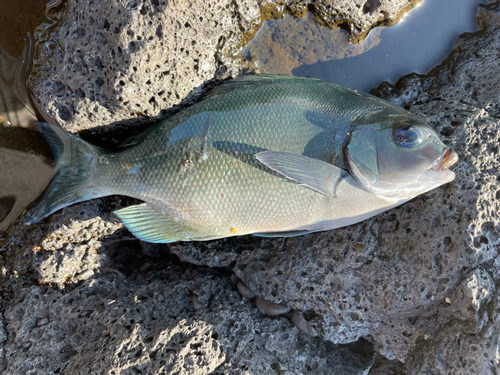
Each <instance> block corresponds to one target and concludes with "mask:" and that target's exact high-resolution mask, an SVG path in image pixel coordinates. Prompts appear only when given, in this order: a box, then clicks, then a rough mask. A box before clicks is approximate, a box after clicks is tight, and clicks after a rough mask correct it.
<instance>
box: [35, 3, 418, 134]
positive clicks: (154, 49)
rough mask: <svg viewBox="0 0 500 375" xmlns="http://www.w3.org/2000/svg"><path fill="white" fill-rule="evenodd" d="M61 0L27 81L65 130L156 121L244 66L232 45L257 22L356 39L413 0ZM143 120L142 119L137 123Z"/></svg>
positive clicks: (243, 38) (45, 29) (252, 30)
mask: <svg viewBox="0 0 500 375" xmlns="http://www.w3.org/2000/svg"><path fill="white" fill-rule="evenodd" d="M189 3H190V4H189V5H188V3H186V2H182V1H181V2H167V1H165V0H146V1H143V2H136V1H129V0H109V1H99V2H95V1H92V0H85V1H78V2H77V1H69V2H68V3H67V7H66V8H61V7H59V8H56V9H53V10H51V12H50V20H49V21H48V22H47V23H45V24H44V25H42V26H41V27H40V28H39V29H38V31H37V32H36V33H35V37H36V39H37V47H36V50H35V61H34V64H33V71H32V73H31V75H30V83H31V86H32V89H33V92H34V95H35V98H36V104H37V106H38V107H40V108H41V110H42V112H45V113H47V114H48V116H49V117H50V118H51V119H53V120H54V121H55V122H56V123H58V124H59V125H61V126H63V127H64V128H65V129H66V130H68V131H71V132H76V131H79V130H82V129H91V128H95V127H97V126H103V125H111V124H113V123H117V122H126V123H130V122H135V123H137V122H138V120H137V117H138V116H139V117H141V118H142V119H141V121H140V122H142V123H144V122H152V121H156V120H158V119H159V118H162V117H165V115H166V114H167V112H166V110H167V109H169V108H171V107H172V106H174V105H178V104H183V105H185V104H188V103H192V102H193V101H194V100H196V99H198V98H199V97H200V95H201V94H202V93H203V92H204V91H205V89H206V88H205V87H204V86H205V84H206V83H207V82H208V81H210V80H213V79H223V78H227V77H228V76H230V75H232V76H235V75H236V74H237V73H238V71H239V70H240V69H243V68H247V64H246V63H245V61H244V59H243V57H242V56H241V55H240V54H239V49H240V48H241V47H242V46H243V45H244V44H245V43H246V42H247V41H248V40H250V39H251V37H252V36H253V35H254V34H255V32H256V31H257V30H258V27H259V26H260V24H261V23H262V21H263V20H265V19H269V18H275V17H280V16H281V15H282V14H283V12H285V11H288V12H290V13H293V14H295V15H298V16H304V15H305V14H306V13H307V10H308V9H311V10H312V12H313V14H315V17H316V19H318V20H321V23H323V24H327V25H329V26H331V27H338V26H341V27H343V28H346V29H349V30H350V31H351V36H352V38H354V39H360V38H362V36H364V35H365V34H366V33H367V31H368V30H369V29H370V28H371V27H373V26H374V25H380V24H392V23H395V22H396V21H397V20H398V19H399V18H400V17H401V16H402V15H403V14H404V12H405V11H407V10H408V9H410V8H411V7H413V6H414V5H415V4H416V3H418V1H416V0H392V1H389V0H382V1H378V0H377V1H372V0H368V1H366V2H364V4H363V6H362V5H360V4H358V3H359V2H358V1H352V0H344V1H340V2H339V1H325V2H319V3H311V2H310V1H307V0H303V1H298V2H293V4H289V5H286V6H284V2H283V3H280V2H272V1H264V2H261V3H260V5H259V1H257V0H238V1H231V0H222V1H220V0H193V1H190V2H189ZM144 117H147V119H146V118H144Z"/></svg>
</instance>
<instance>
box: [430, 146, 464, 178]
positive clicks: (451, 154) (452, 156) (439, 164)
mask: <svg viewBox="0 0 500 375" xmlns="http://www.w3.org/2000/svg"><path fill="white" fill-rule="evenodd" d="M457 161H458V154H457V153H456V152H455V151H453V150H450V149H448V150H446V152H445V153H444V154H443V156H442V157H440V158H439V159H438V160H437V161H436V163H435V164H434V165H433V166H432V167H431V168H430V170H433V171H435V172H438V173H444V174H449V175H453V176H454V175H455V174H454V173H453V172H452V171H450V169H449V168H450V167H451V166H452V165H453V164H455V163H456V162H457Z"/></svg>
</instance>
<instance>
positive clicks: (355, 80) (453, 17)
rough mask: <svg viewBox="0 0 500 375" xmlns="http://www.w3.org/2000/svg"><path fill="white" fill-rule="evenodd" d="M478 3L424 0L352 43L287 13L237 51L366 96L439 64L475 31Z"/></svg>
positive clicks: (273, 68) (260, 63) (275, 68)
mask: <svg viewBox="0 0 500 375" xmlns="http://www.w3.org/2000/svg"><path fill="white" fill-rule="evenodd" d="M479 3H486V1H478V0H425V1H424V2H423V3H420V5H419V6H417V8H415V9H413V10H412V11H410V12H409V13H408V14H407V15H406V16H405V17H404V18H403V20H402V21H401V22H400V23H398V24H397V25H395V26H392V27H378V28H375V29H374V30H372V31H371V32H370V34H369V37H368V38H367V39H365V41H363V42H362V43H361V44H357V45H352V44H349V43H348V38H347V34H346V32H345V31H343V30H340V29H337V30H333V31H332V30H329V29H326V28H325V27H321V26H319V25H317V24H315V23H314V21H313V20H312V17H311V16H306V17H304V18H303V19H300V20H299V19H294V18H293V17H292V16H290V15H288V16H286V17H284V18H283V19H281V20H270V21H266V22H265V23H264V25H263V26H262V27H261V29H260V30H259V32H258V33H257V35H256V36H255V37H254V38H253V39H252V41H251V42H250V43H249V45H248V46H246V47H245V48H243V49H242V51H241V53H242V55H243V56H244V57H246V58H247V59H249V60H250V61H251V62H252V63H253V64H254V65H255V66H256V67H257V68H259V69H261V70H262V71H264V72H266V73H291V74H293V75H297V76H308V77H316V78H321V79H324V80H327V81H331V82H336V83H339V84H341V85H344V86H348V87H351V88H354V89H358V90H361V91H365V92H368V91H369V90H370V89H371V88H373V87H375V86H378V85H379V84H380V83H381V82H383V81H388V82H390V83H394V82H395V81H396V80H397V79H398V78H399V77H401V76H403V75H405V74H408V73H412V72H415V73H426V72H427V71H429V70H430V69H431V68H432V67H434V66H435V65H437V64H438V63H439V62H440V61H442V60H443V59H444V58H445V57H446V55H447V54H448V53H449V52H450V51H451V49H452V48H453V44H454V42H455V40H456V39H457V37H458V36H459V35H460V34H462V33H464V32H474V31H477V30H478V29H479V28H478V27H477V25H476V24H475V22H474V20H475V14H476V13H477V6H478V4H479ZM284 30H285V31H288V32H287V33H285V32H284ZM325 36H327V38H325ZM332 40H333V43H332V42H331V41H332ZM318 41H319V42H318Z"/></svg>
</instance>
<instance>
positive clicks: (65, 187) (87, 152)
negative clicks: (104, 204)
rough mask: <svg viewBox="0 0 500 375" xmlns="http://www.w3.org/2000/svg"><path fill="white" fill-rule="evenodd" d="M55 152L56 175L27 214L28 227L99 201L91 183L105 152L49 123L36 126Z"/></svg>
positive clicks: (40, 123)
mask: <svg viewBox="0 0 500 375" xmlns="http://www.w3.org/2000/svg"><path fill="white" fill-rule="evenodd" d="M36 127H37V129H38V130H39V131H40V132H41V133H42V135H43V136H44V137H45V139H46V140H47V142H48V143H49V145H50V148H51V149H52V152H53V154H54V157H55V160H56V169H57V173H56V175H55V176H54V178H53V179H52V182H51V183H50V185H49V187H48V189H47V190H46V192H45V194H44V195H43V196H42V198H41V199H40V201H38V203H37V204H36V206H35V207H34V208H33V209H32V210H31V211H30V212H28V215H27V216H26V218H25V223H26V224H32V223H37V222H39V221H40V220H42V219H43V218H44V217H46V216H48V215H50V214H51V213H53V212H55V211H57V210H59V209H61V208H63V207H66V206H69V205H71V204H73V203H77V202H82V201H86V200H89V199H93V198H97V197H98V196H102V194H97V193H96V190H95V188H89V182H90V181H89V180H91V179H92V176H93V175H94V174H95V170H96V168H97V165H98V163H99V158H102V157H104V153H105V150H103V149H101V148H99V147H96V146H93V145H91V144H89V143H87V142H85V141H84V140H83V139H80V138H79V137H76V136H73V135H70V134H68V133H66V132H64V131H63V130H62V129H60V128H58V127H56V126H52V125H49V124H46V123H42V122H39V123H37V124H36Z"/></svg>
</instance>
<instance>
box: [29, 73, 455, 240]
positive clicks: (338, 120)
mask: <svg viewBox="0 0 500 375" xmlns="http://www.w3.org/2000/svg"><path fill="white" fill-rule="evenodd" d="M37 127H38V129H39V131H40V132H41V133H42V134H43V136H44V137H45V139H46V140H47V142H48V143H49V145H50V147H51V149H52V151H53V153H54V157H55V160H56V168H57V173H56V174H55V176H54V178H53V180H52V181H51V183H50V185H49V187H48V189H47V190H46V192H45V193H44V195H43V196H42V198H41V199H40V200H39V201H38V202H37V203H36V205H35V206H34V207H33V209H32V210H31V211H29V212H28V214H27V216H26V218H25V222H26V223H27V224H31V223H36V222H39V221H40V220H41V219H43V218H45V217H47V216H48V215H50V214H52V213H53V212H55V211H57V210H59V209H61V208H63V207H66V206H68V205H71V204H74V203H77V202H82V201H87V200H90V199H95V198H100V197H104V196H109V195H124V196H129V197H133V198H137V199H139V200H141V201H143V202H144V203H141V204H136V205H132V206H129V207H125V208H121V209H119V210H117V211H115V214H116V216H118V218H120V219H121V220H122V222H123V223H124V225H125V226H126V227H127V228H128V230H129V231H130V232H131V233H132V234H133V235H134V236H136V237H137V238H139V239H141V240H143V241H148V242H155V243H170V242H176V241H205V240H213V239H220V238H226V237H233V236H239V235H246V234H253V235H256V236H263V237H288V236H296V235H302V234H307V233H312V232H318V231H325V230H331V229H336V228H340V227H344V226H348V225H351V224H355V223H358V222H360V221H363V220H365V219H368V218H370V217H372V216H375V215H377V214H379V213H381V212H384V211H387V210H389V209H391V208H393V207H396V206H398V205H401V204H403V203H404V202H407V201H409V200H410V199H412V198H414V197H415V196H417V195H419V194H422V193H425V192H427V191H429V190H432V189H434V188H437V187H439V186H441V185H443V184H446V183H449V182H451V181H453V179H454V178H455V174H454V173H453V172H452V171H451V170H450V169H449V167H450V166H452V165H453V164H454V163H456V162H457V160H458V156H457V154H456V153H455V152H454V151H453V150H451V149H450V148H449V147H447V146H446V145H445V144H444V143H443V142H442V141H441V140H440V139H439V136H438V135H437V133H436V132H435V131H434V130H433V129H432V128H431V127H430V126H429V125H427V124H426V123H425V122H424V121H423V120H421V119H420V118H418V117H416V116H415V115H413V114H411V113H409V112H407V111H406V110H404V109H402V108H400V107H398V106H396V105H393V104H391V103H388V102H386V101H384V100H382V99H379V98H377V97H374V96H372V95H369V94H366V93H362V92H359V91H357V90H353V89H349V88H346V87H343V86H340V85H337V84H335V83H331V82H326V81H322V80H319V79H314V78H303V77H294V76H280V75H250V76H242V77H239V78H236V79H233V80H230V81H226V82H225V83H223V84H221V85H219V86H216V87H215V88H213V89H212V90H211V91H209V93H208V94H207V95H206V97H204V98H203V99H202V100H201V101H199V102H198V103H196V104H194V105H192V106H190V107H188V108H186V109H184V110H182V111H180V112H179V113H177V114H175V115H173V116H171V117H169V118H167V119H165V120H161V121H159V122H157V123H156V124H154V125H152V126H151V127H150V128H148V129H146V130H145V131H144V132H143V133H141V134H139V135H138V136H135V137H132V138H130V139H129V140H128V141H125V142H124V144H123V145H122V147H121V148H120V149H119V150H118V151H109V150H106V149H104V148H101V147H97V146H94V145H92V144H90V143H88V142H85V141H84V140H82V139H81V138H79V137H78V136H76V135H70V134H68V133H66V132H64V131H63V130H62V129H60V128H59V127H57V126H53V125H49V124H46V123H38V124H37Z"/></svg>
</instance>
